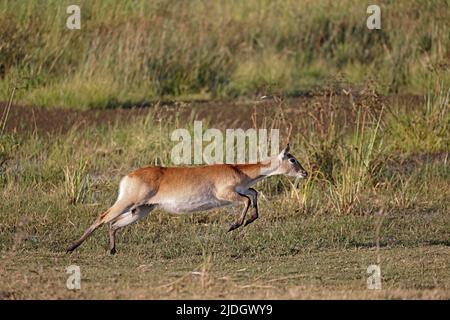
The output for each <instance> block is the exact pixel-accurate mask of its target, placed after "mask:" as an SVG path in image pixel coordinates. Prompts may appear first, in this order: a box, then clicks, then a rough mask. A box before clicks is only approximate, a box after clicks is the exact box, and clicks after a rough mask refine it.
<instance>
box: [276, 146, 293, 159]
mask: <svg viewBox="0 0 450 320" xmlns="http://www.w3.org/2000/svg"><path fill="white" fill-rule="evenodd" d="M289 150H291V146H290V145H289V143H288V144H287V146H286V148H284V149H283V150H282V151H281V152H280V154H279V155H278V158H280V160H282V159H284V158H285V157H286V155H287V154H288V153H289Z"/></svg>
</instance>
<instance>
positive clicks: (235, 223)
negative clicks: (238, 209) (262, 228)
mask: <svg viewBox="0 0 450 320" xmlns="http://www.w3.org/2000/svg"><path fill="white" fill-rule="evenodd" d="M240 226H241V225H240V224H239V223H237V222H234V223H233V224H232V225H231V227H230V229H228V232H230V231H233V230H234V229H237V228H239V227H240Z"/></svg>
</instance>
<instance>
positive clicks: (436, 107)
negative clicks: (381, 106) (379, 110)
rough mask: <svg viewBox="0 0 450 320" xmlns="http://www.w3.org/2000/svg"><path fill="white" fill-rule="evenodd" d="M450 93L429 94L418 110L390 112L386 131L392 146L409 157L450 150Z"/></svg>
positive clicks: (391, 110) (398, 109) (449, 91)
mask: <svg viewBox="0 0 450 320" xmlns="http://www.w3.org/2000/svg"><path fill="white" fill-rule="evenodd" d="M449 96H450V90H448V88H447V89H445V90H443V89H440V90H438V91H437V92H433V93H432V94H428V95H427V97H426V100H425V105H424V107H422V108H419V109H416V110H411V111H409V110H407V112H405V110H401V108H396V107H393V108H389V109H388V110H389V115H388V120H387V130H388V133H389V138H390V146H391V148H393V149H394V150H400V151H403V152H408V153H419V152H443V151H447V152H448V150H449V149H450V104H449V101H450V100H449Z"/></svg>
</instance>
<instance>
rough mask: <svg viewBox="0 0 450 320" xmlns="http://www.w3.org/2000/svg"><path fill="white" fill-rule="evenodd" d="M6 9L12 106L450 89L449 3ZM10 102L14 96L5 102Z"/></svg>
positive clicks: (1, 73)
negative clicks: (74, 16)
mask: <svg viewBox="0 0 450 320" xmlns="http://www.w3.org/2000/svg"><path fill="white" fill-rule="evenodd" d="M70 4H73V3H72V2H70V1H55V0H46V1H44V2H39V3H37V2H36V1H33V0H24V1H11V0H8V1H2V3H1V4H0V29H1V30H3V31H4V32H2V34H1V36H0V99H3V100H6V99H7V97H8V96H9V93H10V92H11V90H12V87H14V86H17V87H19V88H20V89H19V90H18V92H17V99H19V100H20V101H21V102H24V103H31V104H37V105H44V106H64V107H77V108H106V107H117V106H121V105H130V104H139V103H141V102H143V101H148V100H157V99H159V98H161V97H174V98H184V99H193V98H215V97H235V96H239V95H249V96H253V95H255V94H273V93H280V92H281V93H283V94H285V95H298V94H302V93H305V92H308V91H311V90H314V89H315V88H320V87H322V86H323V85H324V84H326V83H333V82H338V83H339V82H340V79H346V81H350V82H351V83H352V84H353V85H361V84H364V83H366V82H368V81H374V82H375V83H377V86H378V88H377V89H378V90H379V91H381V92H403V93H406V92H409V93H420V94H423V93H425V92H427V91H428V90H429V89H430V88H434V87H435V86H436V85H437V84H438V83H441V84H442V86H443V88H444V89H445V88H447V87H448V86H449V84H450V82H449V81H450V78H449V74H450V73H449V72H448V70H449V61H448V56H449V52H448V48H450V38H449V33H448V30H449V28H450V25H449V21H450V17H449V12H450V10H449V2H448V0H434V1H426V2H424V1H395V2H392V1H380V2H379V3H378V4H379V5H380V7H381V15H382V29H381V30H368V29H367V28H366V19H367V17H368V15H367V14H366V9H367V4H365V3H361V2H359V1H355V0H345V1H331V0H323V1H302V2H300V3H299V2H298V1H275V2H274V1H260V0H251V1H246V2H245V3H243V2H241V1H226V2H223V3H222V2H217V3H216V2H206V1H198V0H196V1H188V2H174V1H170V2H166V1H152V2H148V1H144V0H139V1H133V2H129V1H119V0H107V1H95V2H94V1H86V0H83V1H79V2H78V4H79V5H80V7H81V13H82V22H81V30H68V29H67V28H66V27H65V22H66V18H67V16H68V15H67V14H66V12H65V9H66V7H67V6H68V5H70ZM1 97H3V98H1Z"/></svg>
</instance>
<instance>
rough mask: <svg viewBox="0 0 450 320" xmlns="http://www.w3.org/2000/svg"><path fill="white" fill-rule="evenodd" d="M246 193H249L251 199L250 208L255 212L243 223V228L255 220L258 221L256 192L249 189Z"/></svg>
mask: <svg viewBox="0 0 450 320" xmlns="http://www.w3.org/2000/svg"><path fill="white" fill-rule="evenodd" d="M248 191H250V192H251V194H250V196H251V197H252V206H253V208H254V209H255V211H254V212H253V214H252V215H251V216H250V218H248V219H247V221H245V224H244V227H245V226H246V225H248V224H250V223H252V222H253V221H255V220H256V219H258V192H257V191H256V190H255V189H253V188H249V189H248Z"/></svg>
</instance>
